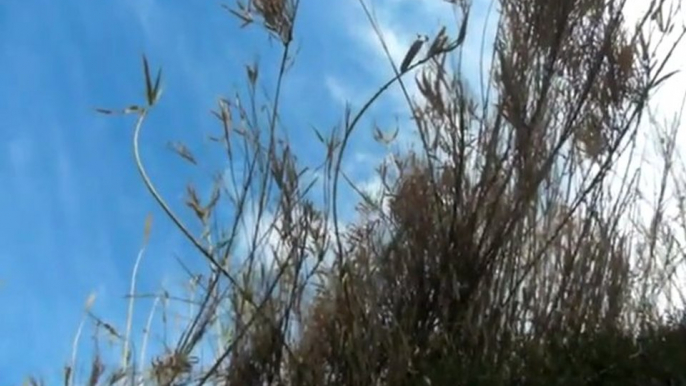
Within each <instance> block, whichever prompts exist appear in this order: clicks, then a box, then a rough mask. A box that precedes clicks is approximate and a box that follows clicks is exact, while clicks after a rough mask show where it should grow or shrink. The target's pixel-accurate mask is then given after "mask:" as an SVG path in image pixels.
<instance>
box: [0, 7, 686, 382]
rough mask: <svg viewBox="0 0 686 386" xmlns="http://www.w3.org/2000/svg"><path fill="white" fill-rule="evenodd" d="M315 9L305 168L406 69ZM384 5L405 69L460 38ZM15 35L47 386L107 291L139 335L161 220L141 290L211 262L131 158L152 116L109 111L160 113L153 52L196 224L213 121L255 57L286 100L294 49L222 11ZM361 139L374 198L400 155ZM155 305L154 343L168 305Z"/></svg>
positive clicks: (171, 170)
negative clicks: (422, 50) (379, 171)
mask: <svg viewBox="0 0 686 386" xmlns="http://www.w3.org/2000/svg"><path fill="white" fill-rule="evenodd" d="M227 3H228V4H232V3H231V1H230V0H227ZM302 3H303V5H302V7H301V13H300V14H299V21H298V24H297V29H296V38H295V40H296V44H297V46H298V48H299V53H298V56H297V59H296V64H295V67H294V68H293V69H292V70H291V72H290V73H289V74H288V77H287V79H286V82H285V91H284V94H283V99H282V100H283V104H282V111H283V117H282V119H283V121H284V123H285V125H286V127H287V128H288V130H289V133H290V136H291V139H292V140H293V142H294V146H295V149H296V152H297V154H300V155H301V159H302V158H304V160H305V161H307V160H308V159H309V160H310V161H315V160H318V159H319V157H320V154H321V153H319V151H320V150H319V148H318V145H317V143H316V142H315V141H314V140H313V138H314V137H313V134H312V131H311V129H310V127H311V126H312V125H314V126H316V127H318V128H319V129H320V130H322V131H325V132H326V131H328V130H329V129H330V128H331V127H333V126H334V125H336V124H338V123H340V122H341V121H342V119H343V107H344V102H345V101H346V100H348V101H350V102H351V103H352V106H353V107H359V106H360V104H361V103H362V101H363V99H364V98H366V97H367V96H368V95H370V94H371V93H372V92H373V91H374V89H375V87H377V86H378V85H380V84H382V83H383V82H385V80H386V79H387V78H388V76H389V75H390V73H391V69H390V67H389V65H388V62H387V60H386V59H385V58H384V57H383V56H382V54H381V53H380V50H379V46H378V42H377V41H376V37H375V36H374V35H373V33H372V31H371V29H370V27H369V25H368V23H367V22H366V20H365V18H364V14H363V12H362V9H361V8H360V6H359V4H358V2H357V1H303V2H302ZM373 3H374V4H375V7H376V10H377V12H378V17H379V21H380V22H381V25H382V28H383V31H384V33H385V34H386V38H387V39H388V42H389V45H390V48H391V52H392V54H393V56H394V57H395V59H396V61H398V62H399V61H400V60H401V59H402V56H403V55H404V53H405V50H406V49H407V47H408V46H409V44H411V42H412V41H413V39H414V37H415V34H416V33H423V34H429V35H431V34H433V33H435V32H437V30H438V27H437V25H438V23H451V25H452V27H453V29H454V28H455V25H454V18H453V14H452V11H451V9H450V7H449V6H448V5H447V4H446V3H445V2H443V1H440V0H424V1H416V0H414V1H412V0H376V1H373ZM487 4H488V1H475V8H474V9H473V10H472V20H471V22H470V31H469V35H468V40H467V45H466V48H465V64H466V70H467V71H468V72H471V73H473V74H475V73H476V71H477V68H478V57H479V56H478V52H479V44H480V43H481V37H482V28H483V23H484V17H485V12H486V5H487ZM0 36H1V38H0V117H2V119H1V120H0V157H2V159H1V160H0V178H1V179H2V184H3V189H1V190H0V214H2V216H1V217H0V303H1V304H3V307H2V309H0V385H17V384H20V382H21V381H22V380H23V379H24V377H25V376H26V375H29V374H35V375H41V376H43V377H45V379H46V380H48V381H57V379H58V377H59V376H60V373H61V371H62V366H63V365H64V364H65V363H66V361H67V360H68V359H69V356H70V352H71V342H72V339H73V337H74V334H75V332H76V329H77V327H78V323H79V321H80V319H81V317H82V311H83V306H84V302H85V300H86V298H87V297H88V295H89V294H90V293H92V292H93V291H96V292H97V301H96V303H95V306H94V311H95V312H96V313H97V314H98V315H100V316H102V317H104V318H106V319H107V320H109V321H112V322H114V323H115V324H117V325H118V326H122V325H123V316H124V314H125V310H126V303H125V301H124V299H123V295H124V294H126V293H127V291H128V285H129V277H130V272H131V269H132V267H133V264H134V261H135V259H136V255H137V253H138V251H139V249H140V246H141V242H142V236H143V224H144V220H145V217H146V215H147V214H148V213H152V214H153V218H154V222H153V227H152V234H151V240H150V244H149V246H148V248H147V252H146V256H145V258H144V260H143V262H142V265H141V268H140V270H141V275H140V277H139V282H138V290H139V292H147V293H150V292H154V291H157V290H159V289H160V286H161V285H162V284H166V285H167V287H170V288H174V287H175V285H176V284H178V283H180V281H181V280H183V279H184V278H185V277H184V275H183V273H182V271H181V269H180V267H179V266H178V263H177V262H176V260H175V259H174V256H175V255H178V256H180V257H181V259H182V260H183V261H184V263H185V264H188V265H190V266H192V267H198V266H200V265H201V263H202V260H201V259H200V257H199V256H198V255H197V254H195V253H193V251H192V249H191V248H189V246H188V244H187V242H186V240H184V239H182V238H181V236H180V234H179V233H178V232H177V231H176V229H174V228H173V227H172V226H171V224H170V222H169V221H168V220H167V219H166V218H164V217H163V216H162V214H161V212H160V211H159V209H158V208H157V206H156V204H154V202H153V201H152V199H151V198H150V196H149V195H148V193H147V191H146V190H145V189H144V187H143V185H142V183H141V181H140V178H139V176H138V174H137V171H136V169H135V167H134V164H133V160H132V155H131V146H130V141H131V130H132V124H133V120H134V118H133V117H108V116H103V115H98V114H96V113H95V112H94V111H93V108H95V107H106V108H117V107H124V106H126V105H129V104H131V103H141V102H142V101H143V87H142V85H143V83H142V73H141V54H143V53H145V54H146V55H147V57H148V58H149V60H150V62H151V65H152V66H153V67H154V68H156V67H158V66H162V67H163V71H164V88H165V92H164V95H163V96H162V99H161V102H160V104H159V105H158V106H157V107H156V108H155V110H154V111H153V112H152V114H151V116H150V119H149V120H148V122H147V124H146V127H145V128H144V133H143V137H142V140H141V142H142V156H143V158H144V161H145V162H146V164H147V168H148V170H149V172H150V174H151V176H152V178H153V179H154V180H155V181H156V182H157V185H158V188H159V189H160V190H161V192H162V193H163V194H164V195H165V196H166V197H167V198H168V200H169V201H170V202H171V205H172V206H173V207H174V208H176V209H177V211H184V210H185V207H184V206H183V204H182V198H183V197H182V193H183V192H184V188H185V185H186V184H187V183H189V182H193V183H196V184H198V185H199V187H200V188H203V187H204V188H205V189H207V187H208V186H209V178H208V177H209V175H210V173H211V172H214V171H217V170H219V169H220V168H222V167H223V166H225V165H223V164H222V158H221V157H219V156H218V155H217V152H216V148H212V147H211V146H210V145H208V143H207V141H205V137H206V135H207V134H208V133H210V132H212V131H213V130H217V129H218V128H219V127H218V125H217V122H216V120H215V119H214V118H213V117H212V116H211V115H210V114H209V110H210V109H214V108H215V106H216V100H217V98H218V97H219V96H231V95H233V93H234V92H235V91H236V90H237V89H240V88H241V87H243V86H244V81H245V76H244V65H245V64H247V63H249V62H252V61H253V60H255V59H258V60H259V63H260V64H261V66H262V67H261V78H262V81H263V86H264V87H266V88H267V89H268V90H272V89H273V79H274V75H275V74H276V59H277V58H278V57H279V56H280V49H279V47H278V45H277V44H276V43H275V42H272V43H270V42H269V41H268V39H267V38H266V34H265V33H264V31H263V30H261V29H259V28H247V29H242V30H241V29H240V28H239V24H238V22H237V21H236V20H235V18H233V17H231V16H230V15H229V14H228V13H227V12H226V11H224V10H223V9H221V7H220V3H219V2H216V1H203V2H201V1H195V2H190V1H184V0H165V1H159V0H117V1H84V0H81V1H79V0H62V1H50V0H2V1H1V2H0ZM680 60H681V62H679V63H683V57H682V58H681V59H680ZM408 80H409V79H408ZM473 85H474V86H476V85H477V83H476V81H475V82H474V84H473ZM396 91H397V90H396ZM270 92H271V91H270ZM396 115H397V116H398V118H399V119H400V120H401V123H402V122H407V118H408V114H407V110H406V107H405V105H404V104H403V102H402V101H401V99H400V98H399V97H398V94H397V93H395V94H393V93H392V94H390V95H389V96H387V97H385V98H384V99H383V100H381V101H380V103H379V104H378V105H377V106H376V108H375V109H374V110H373V111H372V115H371V117H374V118H377V119H378V120H379V122H380V123H382V124H383V123H392V122H393V121H394V119H395V117H396ZM403 120H404V121H403ZM359 130H360V131H359V132H358V133H357V134H356V135H355V136H354V138H353V142H352V146H351V148H350V150H349V152H348V160H349V162H348V164H347V165H346V170H347V171H348V172H349V173H350V174H352V175H353V176H354V177H355V178H356V179H357V180H358V181H360V183H362V184H366V185H368V186H373V185H374V183H375V180H374V179H373V176H372V174H371V171H372V166H375V163H376V162H377V161H379V160H380V158H381V156H382V155H383V152H382V149H381V148H380V147H377V146H376V145H374V142H373V141H372V133H371V130H370V127H369V125H367V126H362V127H361V128H360V129H359ZM168 141H183V142H185V143H186V144H187V145H188V146H189V147H190V148H191V149H192V150H193V151H194V153H195V154H196V155H197V156H199V157H198V158H200V159H201V161H208V162H207V163H204V165H203V166H202V167H200V168H191V167H189V166H188V164H186V163H184V162H182V161H180V160H179V158H178V157H177V156H176V155H174V154H173V153H172V152H170V151H169V150H168V149H167V147H166V144H167V142H168ZM313 144H314V145H313ZM213 151H214V152H213ZM348 204H352V200H350V202H349V203H348ZM138 307H139V310H140V312H138V313H137V315H138V317H137V318H136V320H135V322H136V324H138V325H139V327H140V323H142V321H143V320H144V318H145V317H146V316H147V314H146V311H147V310H148V309H149V307H150V303H149V302H148V303H146V302H140V303H139V304H138ZM86 338H87V337H86ZM89 345H90V341H89V339H85V346H84V347H87V346H89ZM103 348H106V347H103Z"/></svg>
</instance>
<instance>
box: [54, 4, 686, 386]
mask: <svg viewBox="0 0 686 386" xmlns="http://www.w3.org/2000/svg"><path fill="white" fill-rule="evenodd" d="M433 1H438V0H433ZM449 2H450V3H452V4H453V6H454V7H455V9H456V10H457V11H458V13H459V14H460V15H461V21H460V23H459V25H458V26H457V28H454V29H455V30H456V31H457V33H456V34H455V35H454V36H450V35H449V33H448V32H447V30H452V29H453V28H450V29H445V28H443V29H440V32H438V33H437V34H436V35H435V36H433V37H431V38H430V39H429V41H428V42H426V43H425V44H424V47H423V50H422V51H420V52H418V53H416V54H414V55H413V57H409V56H408V58H407V61H405V63H404V65H403V66H396V65H397V64H395V63H394V64H393V68H394V72H395V73H396V75H395V76H394V77H393V78H392V79H389V80H388V82H387V83H386V84H383V85H380V87H379V90H378V92H377V93H376V94H375V95H373V96H372V97H371V98H370V99H369V100H368V101H367V103H366V104H365V105H364V106H363V107H362V108H361V109H360V110H359V111H352V110H350V109H349V110H347V111H346V112H345V119H344V122H345V123H344V124H343V125H342V126H341V127H339V128H337V129H336V130H333V131H332V132H330V133H321V132H319V131H318V132H317V133H316V138H317V140H319V141H320V142H321V143H322V146H324V147H325V148H326V154H327V157H326V159H325V160H324V162H322V164H321V165H319V166H318V167H317V168H315V169H311V170H308V169H306V168H305V167H304V166H302V165H300V164H299V163H298V161H297V159H296V153H297V151H296V149H295V148H294V147H291V146H290V144H289V142H288V140H287V139H288V138H287V136H286V135H285V134H284V132H283V130H281V129H280V125H279V119H278V117H279V98H280V95H281V93H282V87H281V85H282V79H283V77H284V76H285V75H286V71H285V70H286V67H287V64H288V61H289V60H290V59H291V54H292V41H293V31H294V26H295V25H296V23H297V18H296V15H297V9H298V6H299V1H298V0H250V1H249V3H248V4H241V3H238V4H237V5H236V6H235V7H227V10H229V11H230V12H231V13H232V14H233V15H234V16H236V17H238V18H239V19H240V21H241V22H243V23H253V22H258V23H261V24H262V26H263V27H264V28H265V29H266V31H268V33H270V34H271V35H272V36H273V37H275V38H276V39H278V41H280V42H281V46H280V47H281V50H282V51H283V60H282V61H281V62H280V63H277V64H276V65H277V66H278V69H279V77H278V81H277V84H276V85H275V89H274V94H273V103H272V104H271V106H272V107H270V109H268V111H267V113H266V117H265V116H263V115H261V114H262V113H260V112H259V111H260V110H259V102H258V101H257V98H256V88H257V84H258V82H259V72H260V71H259V69H258V68H257V67H249V69H248V71H247V75H246V79H247V85H248V88H249V92H248V93H247V96H242V97H240V98H237V99H231V100H229V99H221V100H220V101H219V103H218V108H217V110H216V111H215V115H216V117H217V118H218V120H219V126H220V128H221V134H220V135H218V136H216V138H214V140H215V141H216V142H217V144H218V145H219V146H221V147H222V149H224V150H225V153H226V157H227V161H228V167H227V172H225V173H222V174H221V178H218V179H217V181H216V184H215V189H214V191H213V193H212V195H211V197H210V198H209V200H208V201H207V202H204V201H203V200H201V199H200V198H199V197H198V194H196V190H195V189H194V188H193V187H189V189H188V199H187V202H186V203H187V205H188V207H189V208H190V209H191V210H192V213H193V214H194V215H195V216H196V217H197V220H198V221H199V222H200V224H202V226H203V230H202V232H201V233H200V234H199V235H195V234H193V233H192V232H191V230H190V227H189V226H188V225H186V224H185V223H184V222H183V221H182V220H181V216H179V215H177V214H176V212H175V211H174V210H173V209H172V207H173V206H175V205H172V204H168V203H167V202H166V201H165V199H164V198H163V197H161V196H160V194H159V193H158V192H157V191H156V190H155V187H154V184H153V182H152V181H151V180H150V179H149V178H148V177H147V174H146V171H145V168H144V164H143V162H142V160H141V159H140V157H139V154H138V133H139V132H140V130H142V128H143V127H144V122H145V118H146V114H147V112H148V111H149V110H150V109H151V108H152V107H153V105H154V104H155V103H156V102H157V100H158V98H159V91H160V89H161V88H160V84H161V81H160V77H159V74H158V75H156V76H153V74H152V72H153V70H152V69H150V68H149V65H148V62H147V61H146V60H144V73H145V81H146V90H147V101H146V103H145V104H144V105H143V106H133V107H131V108H129V109H127V110H126V111H125V112H128V113H133V114H136V115H137V116H138V120H137V122H136V127H135V135H134V137H135V138H134V149H135V154H136V159H135V161H136V165H137V167H138V168H139V170H140V172H141V175H142V176H143V180H144V183H145V186H146V187H147V188H148V189H149V190H150V192H151V194H152V195H153V196H154V198H155V199H156V200H157V202H158V203H159V204H160V205H161V206H162V207H163V209H164V211H165V212H166V213H167V214H168V216H169V217H170V219H171V220H172V221H173V222H174V223H175V224H176V225H177V226H178V228H179V229H180V230H181V232H182V233H183V234H184V235H185V237H187V238H188V240H189V241H190V242H191V243H192V244H193V245H194V246H195V247H196V249H197V251H198V254H199V255H201V256H202V257H203V258H204V259H205V260H206V262H207V270H208V272H210V273H211V274H210V275H207V276H204V279H200V280H196V282H195V284H196V286H195V290H194V293H192V294H191V296H190V298H189V299H187V301H189V302H191V303H192V304H193V305H194V308H193V317H192V318H191V319H189V320H187V323H186V324H185V328H184V329H183V330H182V331H180V337H179V339H178V342H177V343H176V345H175V346H170V347H169V349H168V350H167V351H165V352H161V353H156V354H157V356H156V357H155V358H154V359H152V360H147V361H146V360H145V358H146V354H145V349H146V342H145V341H144V342H139V344H136V345H132V344H131V342H130V338H129V336H130V329H131V327H127V328H126V333H124V334H121V336H122V338H121V343H122V351H123V353H122V360H121V363H113V364H108V366H105V365H104V364H103V363H102V362H101V360H100V358H94V359H93V361H92V371H91V373H92V374H91V375H90V376H89V378H88V379H84V380H79V379H75V377H74V376H73V368H74V367H73V366H74V363H75V362H72V364H70V365H69V366H67V367H66V373H65V384H66V385H72V384H84V383H85V384H89V385H96V384H108V385H109V384H141V383H144V384H151V385H180V384H194V385H195V384H197V385H203V384H218V385H298V386H300V385H302V386H306V385H312V386H320V385H394V386H396V385H468V386H472V385H675V384H682V385H686V367H684V366H683V364H684V363H686V322H685V321H686V319H685V318H683V317H682V316H681V315H680V314H679V313H678V312H676V311H673V310H672V309H671V308H669V307H667V306H665V304H667V305H675V306H676V307H680V306H681V304H682V302H683V299H682V298H681V297H680V296H678V295H674V294H678V293H679V287H678V286H677V285H676V284H677V283H676V281H677V280H676V278H677V277H678V275H677V273H678V271H677V268H678V267H679V265H680V263H681V260H682V256H683V253H684V252H683V248H684V247H683V245H682V242H683V240H684V236H685V235H686V233H685V231H686V216H684V214H686V213H685V211H686V208H684V207H683V206H682V204H683V199H682V197H683V190H682V189H683V188H684V187H686V184H685V182H686V180H685V179H684V177H685V176H686V174H684V171H686V168H684V166H685V165H684V164H683V162H682V161H681V159H680V156H679V149H678V147H677V146H676V145H677V144H676V138H677V137H676V134H677V126H678V121H679V117H676V119H675V124H674V125H671V126H670V125H661V124H658V122H657V121H656V120H655V119H652V118H653V115H652V111H651V108H650V103H649V102H650V97H651V95H652V94H653V93H654V91H655V90H656V89H657V87H659V86H660V85H661V84H663V83H664V82H666V81H667V80H669V79H670V77H671V76H672V75H673V73H670V72H667V70H666V66H665V64H666V63H667V62H668V61H669V59H670V57H671V55H672V54H673V52H674V50H675V49H677V47H678V46H679V43H680V41H681V38H682V37H683V35H684V34H685V33H686V29H685V28H684V27H683V26H681V25H678V24H677V23H676V21H675V20H676V19H675V16H676V14H677V12H679V10H680V8H679V7H678V4H677V3H674V4H672V3H669V2H667V1H656V0H653V1H652V2H650V3H651V4H650V7H648V8H647V10H646V12H645V14H644V15H643V17H642V18H640V20H639V21H638V22H637V23H635V24H634V23H633V22H629V21H627V20H626V18H625V17H624V12H623V8H624V6H625V5H626V3H627V2H626V1H623V0H503V1H499V2H496V3H497V5H499V7H498V11H499V15H500V18H499V20H498V27H497V33H496V40H495V43H494V45H493V50H492V52H491V53H489V52H483V55H484V57H488V56H489V55H490V56H491V57H492V61H491V63H492V64H491V68H490V70H488V71H487V73H484V75H485V76H486V79H484V80H483V82H482V87H481V88H480V90H479V93H475V92H474V91H473V90H472V91H470V89H469V88H468V87H467V84H466V83H467V80H466V79H464V78H463V76H464V73H463V70H462V61H461V58H462V56H461V53H462V51H461V50H462V45H463V43H464V41H465V35H466V33H467V28H466V26H467V23H468V22H469V15H470V7H471V5H470V4H468V3H467V2H466V1H462V0H452V1H449ZM360 3H361V4H362V6H363V9H364V10H365V12H366V14H367V16H368V18H369V22H370V23H372V25H373V26H375V28H376V27H377V25H376V23H375V20H374V18H373V17H372V15H371V13H370V12H369V9H368V6H367V4H366V3H364V1H363V0H360ZM440 27H441V26H439V28H440ZM376 30H377V31H380V29H378V28H376ZM379 38H380V39H381V40H382V41H383V36H382V35H381V34H380V33H379ZM388 56H389V59H390V54H389V55H388ZM450 58H452V59H456V60H454V61H450V60H448V59H450ZM391 62H392V61H391ZM449 63H457V64H456V65H450V64H449ZM296 65H297V63H296ZM401 70H402V71H401ZM408 74H409V75H408ZM411 74H414V75H415V79H414V80H412V78H411ZM411 82H415V86H416V90H417V91H416V95H414V94H413V91H412V87H411ZM472 83H475V82H472ZM391 87H400V89H401V90H402V93H403V95H404V97H405V99H406V102H407V108H408V110H409V111H410V112H411V114H412V122H413V125H414V130H415V132H416V134H417V138H418V145H417V147H416V149H415V150H414V151H404V152H403V151H396V150H392V151H389V153H388V156H387V157H386V159H385V161H384V162H383V163H382V164H381V165H379V167H378V169H377V171H378V178H379V182H380V183H379V186H380V188H379V191H377V192H373V193H374V194H370V193H369V192H365V191H363V190H362V189H360V188H359V187H357V186H356V185H355V183H354V181H352V180H351V179H350V178H349V177H348V176H347V175H346V174H345V173H343V171H342V167H341V165H342V162H343V160H344V159H345V156H346V149H347V145H348V144H349V141H350V138H351V137H352V136H353V135H355V134H356V130H358V129H359V127H360V126H362V125H364V123H362V122H364V120H362V119H361V118H362V117H365V116H366V114H368V108H369V106H371V105H372V104H373V103H374V102H375V101H376V100H377V99H378V98H379V97H380V96H381V95H382V94H383V93H384V92H387V90H389V89H390V88H391ZM244 101H246V102H247V103H244ZM101 112H103V113H116V112H115V111H110V110H101ZM381 134H382V133H381V132H379V137H382V135H381ZM646 134H648V135H651V136H652V137H651V138H652V140H653V141H654V143H655V144H657V148H658V150H659V153H660V155H661V159H660V162H661V163H660V164H659V165H658V167H657V169H658V170H660V172H661V173H662V174H661V175H660V176H659V178H658V179H659V181H660V182H661V184H660V186H659V189H658V192H657V193H658V194H657V196H656V198H655V199H654V200H653V201H652V202H651V201H650V199H649V198H647V197H646V190H645V189H644V186H643V185H642V184H640V183H639V182H640V181H642V179H643V178H645V177H646V176H645V175H644V174H643V172H644V168H643V165H638V166H637V167H632V165H634V164H632V162H633V160H636V159H638V158H640V157H639V156H637V155H636V153H635V152H636V151H637V150H636V149H637V146H638V142H640V141H644V140H645V137H644V135H646ZM177 151H178V153H179V155H181V156H182V157H183V158H184V159H186V160H188V161H189V162H191V163H193V164H194V163H195V162H196V158H195V157H194V156H193V155H192V153H191V152H190V150H189V149H186V148H185V147H183V146H179V147H178V148H177ZM313 176H314V177H313ZM315 177H316V178H315ZM317 189H321V191H322V192H323V197H324V198H323V199H322V200H317V199H315V198H314V197H315V195H314V193H313V192H315V191H316V190H317ZM346 189H347V190H348V191H350V192H357V193H359V195H358V199H359V205H358V213H359V216H358V218H357V220H356V221H354V222H352V223H343V222H342V220H340V205H341V200H342V199H343V198H342V197H343V195H346V194H347V195H348V196H347V197H345V199H350V197H349V194H348V193H345V191H346ZM646 204H649V205H650V206H652V212H651V214H650V215H647V214H646V211H645V207H646ZM222 205H225V206H229V208H230V212H231V213H233V214H234V218H233V219H232V220H231V221H230V222H229V223H228V224H229V225H228V226H226V227H225V228H223V229H217V227H216V226H215V225H214V224H216V223H217V221H215V220H216V217H217V216H218V214H217V209H216V208H219V207H221V206H222ZM418 208H421V209H418ZM670 208H671V209H670ZM673 208H678V210H673ZM224 212H226V211H225V210H224ZM247 213H256V214H257V215H256V218H253V219H250V221H246V216H247ZM221 220H222V221H225V219H221ZM246 224H248V225H246ZM246 229H247V230H248V231H249V232H248V234H249V237H248V238H244V237H243V233H242V232H244V231H245V230H246ZM239 246H242V247H239ZM239 252H240V253H241V255H240V256H238V257H236V256H234V254H235V253H239ZM232 256H233V257H232ZM193 277H194V278H195V277H196V276H195V275H194V276H193ZM134 282H135V274H134ZM133 287H134V286H132V288H133ZM132 292H133V289H132ZM135 298H136V297H135V296H133V297H132V298H131V299H132V300H131V301H132V302H133V301H135ZM159 299H160V300H161V299H168V298H164V295H162V294H161V295H160V296H159ZM151 315H152V314H151ZM129 317H130V315H129ZM99 323H101V324H100V325H102V326H109V325H106V324H104V322H99ZM129 326H130V325H129ZM112 328H113V327H112ZM148 333H153V332H148ZM132 347H138V348H139V349H140V350H142V351H143V352H142V353H136V354H135V355H134V354H132V352H131V348H132ZM208 347H210V349H209V350H208V349H207V348H208ZM200 351H203V352H204V353H206V352H207V351H211V352H212V357H210V358H208V357H207V355H202V356H201V355H200V354H199V352H200ZM134 357H136V358H138V361H139V363H138V364H136V363H137V362H136V361H134V360H133V358H134ZM141 361H142V362H141Z"/></svg>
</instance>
